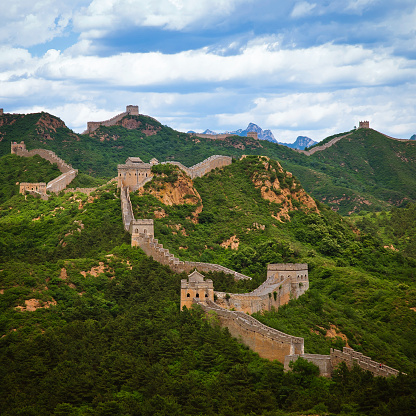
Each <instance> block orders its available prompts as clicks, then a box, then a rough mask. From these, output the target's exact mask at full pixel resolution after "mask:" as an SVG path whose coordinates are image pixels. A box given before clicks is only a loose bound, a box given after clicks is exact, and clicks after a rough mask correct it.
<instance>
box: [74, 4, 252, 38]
mask: <svg viewBox="0 0 416 416" xmlns="http://www.w3.org/2000/svg"><path fill="white" fill-rule="evenodd" d="M251 1H253V0H198V1H195V0H129V1H120V0H105V1H104V0H93V1H92V2H91V3H90V4H89V6H88V7H85V8H82V9H81V10H80V11H79V12H77V13H76V15H75V17H74V25H75V28H76V29H77V30H78V31H79V32H82V37H84V38H94V37H99V36H102V35H103V34H105V33H106V32H108V31H110V30H117V29H118V28H120V27H124V28H125V27H129V26H144V27H161V28H165V29H171V30H183V29H185V28H189V27H192V26H194V25H196V24H198V26H208V25H210V24H211V23H212V22H213V21H215V20H217V19H224V18H225V17H227V16H228V15H229V14H231V13H232V12H233V11H234V10H235V8H236V7H237V6H239V5H242V4H243V3H247V2H251Z"/></svg>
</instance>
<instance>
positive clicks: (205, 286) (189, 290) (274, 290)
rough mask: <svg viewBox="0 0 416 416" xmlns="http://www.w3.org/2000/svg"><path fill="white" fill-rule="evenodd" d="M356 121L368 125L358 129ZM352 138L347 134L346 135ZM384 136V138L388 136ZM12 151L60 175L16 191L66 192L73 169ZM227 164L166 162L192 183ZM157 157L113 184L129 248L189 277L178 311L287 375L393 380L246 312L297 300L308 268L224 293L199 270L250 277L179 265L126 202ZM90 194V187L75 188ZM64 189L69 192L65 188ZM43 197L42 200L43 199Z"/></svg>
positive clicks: (122, 168)
mask: <svg viewBox="0 0 416 416" xmlns="http://www.w3.org/2000/svg"><path fill="white" fill-rule="evenodd" d="M127 114H131V115H137V114H138V107H137V106H127V108H126V112H125V113H122V114H119V115H118V116H116V117H113V118H112V119H111V120H107V121H105V122H90V123H88V129H87V132H86V133H91V132H92V131H94V130H95V129H97V128H98V127H99V126H100V125H106V126H108V125H114V124H115V123H117V122H118V121H119V120H120V119H122V118H123V117H124V116H126V115H127ZM361 123H367V124H365V125H364V124H363V125H361ZM360 128H369V124H368V122H360ZM349 134H351V133H349ZM349 134H347V135H344V136H340V137H336V138H334V139H332V140H331V141H330V142H328V143H326V144H325V145H323V146H318V147H316V148H314V149H312V150H310V151H307V152H305V151H300V152H302V153H305V154H308V155H310V154H313V153H315V152H316V151H319V150H324V149H326V148H328V147H330V146H332V145H333V144H334V143H336V142H337V141H339V140H341V139H342V138H344V137H347V136H349ZM387 137H388V136H387ZM11 152H12V153H13V154H16V155H18V156H23V157H31V156H34V155H35V154H37V155H39V156H41V157H42V158H44V159H46V160H48V161H49V162H51V163H56V164H57V166H58V168H59V170H60V171H61V172H62V175H60V176H59V177H57V178H55V179H54V180H52V181H50V182H49V183H48V184H46V183H43V182H40V183H21V184H20V192H21V193H26V192H29V193H32V194H34V195H37V196H41V197H42V198H43V199H46V198H47V194H46V192H47V191H50V192H60V191H62V190H65V188H66V187H67V186H68V185H69V183H70V182H71V181H72V180H73V179H74V178H75V176H76V175H77V173H78V171H77V170H76V169H73V168H72V166H70V165H69V164H67V163H65V162H64V161H63V160H62V159H61V158H59V157H58V156H57V155H56V154H55V153H54V152H52V151H49V150H45V149H34V150H31V151H27V150H26V146H25V144H24V143H23V142H21V143H16V142H13V143H12V144H11ZM231 162H232V160H231V158H230V157H227V156H219V155H215V156H211V157H210V158H208V159H206V160H204V161H202V162H200V163H198V164H197V165H194V166H192V167H190V168H188V167H186V166H184V165H183V164H181V163H180V162H162V164H164V163H171V164H174V165H176V166H178V167H179V168H180V169H182V170H183V171H184V172H185V173H186V174H187V175H188V176H189V177H190V178H191V179H194V178H196V177H201V176H203V175H205V174H207V173H208V172H210V171H211V170H213V169H215V168H222V167H224V166H227V165H229V164H231ZM158 163H159V162H158V161H157V160H156V159H152V160H151V161H150V163H148V164H147V163H144V162H142V160H141V159H140V158H128V159H127V161H126V163H125V164H123V165H118V175H117V178H115V179H117V186H118V188H120V200H121V211H122V219H123V225H124V228H125V230H126V231H128V232H129V233H130V234H131V245H132V246H133V247H140V248H141V249H142V250H143V251H144V253H145V254H146V255H147V256H151V257H153V259H154V260H156V261H158V262H160V263H161V264H164V265H167V266H169V267H170V268H171V270H173V271H174V272H176V273H182V272H186V273H190V274H189V276H188V279H183V280H182V281H181V303H180V307H181V310H182V308H183V307H184V306H185V307H188V308H190V307H192V305H194V304H197V305H199V306H200V307H201V308H202V310H203V311H204V312H205V314H206V315H207V316H208V317H210V319H214V320H216V321H217V322H219V323H220V325H221V326H223V327H227V328H228V330H229V331H230V334H231V335H232V336H233V337H235V338H237V339H239V340H240V342H242V343H244V344H245V345H247V346H248V347H249V348H251V349H252V350H253V351H255V352H257V353H258V354H259V355H260V357H262V358H266V359H269V360H277V361H279V362H281V363H282V364H284V368H285V370H286V371H289V370H290V368H291V365H290V363H291V362H293V361H296V360H297V359H298V358H299V357H301V358H303V359H305V360H307V361H309V362H312V363H314V364H315V365H317V366H318V368H319V371H320V374H321V376H325V377H331V375H332V372H333V370H334V369H335V368H336V367H337V366H338V365H339V364H340V363H341V362H344V363H345V364H346V365H347V367H349V368H352V367H353V366H354V365H358V366H359V367H360V368H362V369H364V370H367V371H369V372H371V373H372V374H373V375H375V376H382V377H389V376H397V375H398V374H399V371H398V370H396V369H394V368H391V367H388V366H386V365H384V364H381V363H378V362H376V361H373V360H371V358H369V357H366V356H364V355H363V354H361V353H359V352H357V351H354V350H353V349H351V348H348V347H344V348H343V351H339V350H336V349H331V350H330V354H329V355H320V354H305V352H304V339H303V338H301V337H295V336H292V335H288V334H285V333H283V332H281V331H278V330H276V329H274V328H270V327H267V326H266V325H264V324H262V323H261V322H259V321H258V320H256V319H255V318H253V317H252V316H250V315H249V314H252V313H256V312H261V311H265V310H272V309H273V308H274V309H278V308H279V307H280V306H281V305H284V304H287V303H288V302H289V301H290V300H291V299H296V298H298V297H299V296H301V295H302V294H304V293H305V292H306V291H307V290H308V288H309V277H308V266H307V264H287V263H285V264H269V265H268V268H267V278H266V281H265V282H264V283H263V284H262V285H260V286H259V287H258V288H257V289H255V290H254V291H252V292H250V293H243V294H229V293H225V292H215V291H214V287H213V283H212V280H210V279H205V277H204V276H203V275H202V274H201V273H199V272H223V273H225V274H228V275H232V276H233V278H234V279H235V280H239V279H251V277H249V276H245V275H243V274H241V273H238V272H235V271H233V270H230V269H228V268H226V267H224V266H221V265H217V264H211V263H202V262H190V261H181V260H180V259H178V258H177V257H175V256H174V255H173V254H171V253H170V252H169V250H168V249H165V248H164V247H163V245H162V244H160V243H159V242H158V240H157V239H155V238H154V223H153V220H152V219H137V220H136V219H135V218H134V214H133V208H132V204H131V200H130V192H131V191H137V190H138V189H139V188H140V187H143V186H144V185H145V184H146V183H147V182H149V181H151V180H152V178H153V174H152V171H151V168H152V166H153V165H155V164H158ZM77 190H79V191H81V192H86V193H89V192H91V191H93V190H95V188H88V189H77ZM66 191H69V190H68V189H67V190H66ZM45 196H46V198H45Z"/></svg>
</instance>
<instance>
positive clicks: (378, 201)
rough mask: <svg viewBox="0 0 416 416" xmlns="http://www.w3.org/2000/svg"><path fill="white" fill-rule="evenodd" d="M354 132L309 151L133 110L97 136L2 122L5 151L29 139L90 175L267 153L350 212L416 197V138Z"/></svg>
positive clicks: (27, 121)
mask: <svg viewBox="0 0 416 416" xmlns="http://www.w3.org/2000/svg"><path fill="white" fill-rule="evenodd" d="M123 125H124V126H127V127H128V128H127V127H124V126H123ZM351 133H352V134H351V135H350V136H348V137H346V138H344V139H341V140H340V141H339V142H337V143H336V144H335V145H333V146H331V147H330V148H328V149H326V150H324V151H321V152H316V153H315V154H313V155H312V156H306V155H304V154H301V153H298V152H296V151H294V150H292V149H289V148H287V147H286V146H281V145H278V144H274V143H271V142H267V141H258V140H253V139H251V138H247V137H239V136H234V137H231V138H227V139H225V140H211V139H204V138H198V137H193V136H191V135H189V134H185V133H180V132H177V131H175V130H173V129H171V128H169V127H167V126H163V125H162V124H160V123H159V122H158V121H157V120H155V119H153V118H151V117H147V116H143V115H139V116H132V115H128V116H126V117H125V120H124V119H123V121H122V122H121V125H117V126H112V127H100V128H99V129H98V130H96V131H95V132H94V133H92V135H91V136H89V135H77V134H75V133H73V132H72V131H71V130H69V129H68V128H67V127H66V126H65V124H64V123H63V122H62V121H61V120H59V119H57V118H56V117H54V116H51V115H49V114H47V113H38V114H29V115H9V114H6V115H4V116H3V117H2V122H1V123H0V136H1V137H2V140H1V141H0V155H6V154H8V153H10V142H11V141H14V140H16V141H19V142H20V141H21V140H24V141H25V143H26V145H27V148H28V149H33V148H38V147H42V148H47V149H50V150H53V151H54V152H56V153H57V154H58V155H59V156H60V157H62V158H63V159H64V160H66V161H68V162H69V163H71V164H72V165H73V166H74V168H77V169H79V170H80V171H82V172H83V173H84V174H90V175H93V176H96V177H105V178H110V177H113V176H114V175H115V172H116V168H117V164H118V163H123V162H124V161H125V160H126V159H127V157H130V156H140V157H141V158H142V159H143V160H144V161H149V160H150V159H151V158H153V157H156V158H157V159H159V160H160V161H164V160H176V161H179V162H182V163H183V164H185V165H186V166H191V165H193V164H195V163H198V162H201V161H202V160H204V159H205V158H207V157H209V156H211V155H213V154H222V155H228V156H232V157H234V158H237V159H238V158H240V157H241V156H242V155H244V154H252V155H265V156H269V157H271V158H272V159H275V160H278V161H280V162H281V163H282V164H283V167H284V168H285V169H287V170H289V171H291V172H292V173H293V174H294V175H295V176H296V177H297V178H298V179H299V180H300V181H301V183H302V186H303V187H304V188H305V189H306V191H308V192H309V193H310V194H311V195H312V196H313V197H315V198H317V199H318V200H320V201H321V202H324V203H326V204H328V205H329V206H331V207H332V209H334V210H336V211H338V212H339V213H341V214H343V215H346V214H350V213H353V212H359V211H361V210H363V209H366V210H369V211H379V210H382V209H389V208H391V207H394V206H396V207H402V206H405V205H406V204H407V203H408V202H415V201H416V191H415V189H416V184H415V181H416V179H415V178H416V168H415V166H416V164H415V161H416V142H414V141H405V142H403V141H396V140H392V139H389V138H387V137H385V136H384V135H382V134H380V133H377V132H376V131H374V130H371V129H358V130H355V131H352V132H351ZM339 134H341V135H343V134H344V133H339ZM339 134H335V135H334V136H331V137H330V138H328V139H326V140H330V139H331V138H333V137H335V136H337V135H339ZM326 140H324V141H323V142H325V141H326Z"/></svg>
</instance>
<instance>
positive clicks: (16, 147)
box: [10, 141, 26, 155]
mask: <svg viewBox="0 0 416 416" xmlns="http://www.w3.org/2000/svg"><path fill="white" fill-rule="evenodd" d="M10 145H11V153H12V155H17V153H18V152H19V151H20V152H26V145H25V142H24V141H21V142H20V143H17V142H11V143H10Z"/></svg>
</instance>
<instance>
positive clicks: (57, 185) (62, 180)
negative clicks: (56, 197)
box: [46, 169, 78, 193]
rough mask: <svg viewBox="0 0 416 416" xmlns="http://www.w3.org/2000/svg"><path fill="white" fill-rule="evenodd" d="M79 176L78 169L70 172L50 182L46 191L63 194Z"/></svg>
mask: <svg viewBox="0 0 416 416" xmlns="http://www.w3.org/2000/svg"><path fill="white" fill-rule="evenodd" d="M77 175H78V170H77V169H72V170H69V171H67V172H65V173H63V174H62V175H59V176H58V177H57V178H55V179H52V180H51V181H50V182H48V184H47V185H46V190H47V191H49V192H55V193H58V192H61V191H63V190H64V189H65V188H66V187H67V186H68V185H69V184H70V183H71V182H72V181H73V180H74V179H75V177H76V176H77Z"/></svg>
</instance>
